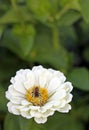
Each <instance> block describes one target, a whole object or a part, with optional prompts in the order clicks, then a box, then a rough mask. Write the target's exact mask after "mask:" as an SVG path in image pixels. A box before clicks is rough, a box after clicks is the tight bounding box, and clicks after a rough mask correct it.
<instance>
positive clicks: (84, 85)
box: [68, 68, 89, 91]
mask: <svg viewBox="0 0 89 130" xmlns="http://www.w3.org/2000/svg"><path fill="white" fill-rule="evenodd" d="M68 78H69V80H70V81H71V82H72V83H73V85H74V86H75V87H77V88H79V89H82V90H86V91H89V71H88V70H87V69H86V68H75V69H73V70H72V71H71V72H70V74H69V75H68Z"/></svg>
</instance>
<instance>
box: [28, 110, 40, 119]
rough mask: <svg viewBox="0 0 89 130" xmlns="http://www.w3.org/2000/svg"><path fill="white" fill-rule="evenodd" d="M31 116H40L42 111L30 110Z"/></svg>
mask: <svg viewBox="0 0 89 130" xmlns="http://www.w3.org/2000/svg"><path fill="white" fill-rule="evenodd" d="M30 114H31V116H33V117H37V118H40V117H41V116H42V114H41V112H38V111H37V110H31V111H30Z"/></svg>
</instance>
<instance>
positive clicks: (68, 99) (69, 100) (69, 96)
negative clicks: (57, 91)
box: [66, 94, 73, 103]
mask: <svg viewBox="0 0 89 130" xmlns="http://www.w3.org/2000/svg"><path fill="white" fill-rule="evenodd" d="M72 98H73V95H72V94H68V95H67V96H66V103H69V102H71V100H72Z"/></svg>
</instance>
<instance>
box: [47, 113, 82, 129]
mask: <svg viewBox="0 0 89 130" xmlns="http://www.w3.org/2000/svg"><path fill="white" fill-rule="evenodd" d="M45 126H46V128H47V129H49V130H59V129H61V130H83V126H82V124H81V123H80V122H79V121H77V119H75V117H72V116H71V115H70V114H59V113H56V114H55V115H54V116H52V117H50V118H49V119H48V122H47V123H46V124H45Z"/></svg>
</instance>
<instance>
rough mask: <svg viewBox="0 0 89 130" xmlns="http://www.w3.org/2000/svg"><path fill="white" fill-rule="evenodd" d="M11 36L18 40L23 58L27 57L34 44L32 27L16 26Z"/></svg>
mask: <svg viewBox="0 0 89 130" xmlns="http://www.w3.org/2000/svg"><path fill="white" fill-rule="evenodd" d="M13 34H14V36H16V39H17V40H18V42H19V43H18V44H19V45H20V47H21V50H22V53H23V55H24V56H26V55H28V53H29V52H30V50H31V49H32V46H33V43H34V36H35V29H34V27H33V26H32V25H24V26H20V25H16V26H14V28H13Z"/></svg>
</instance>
